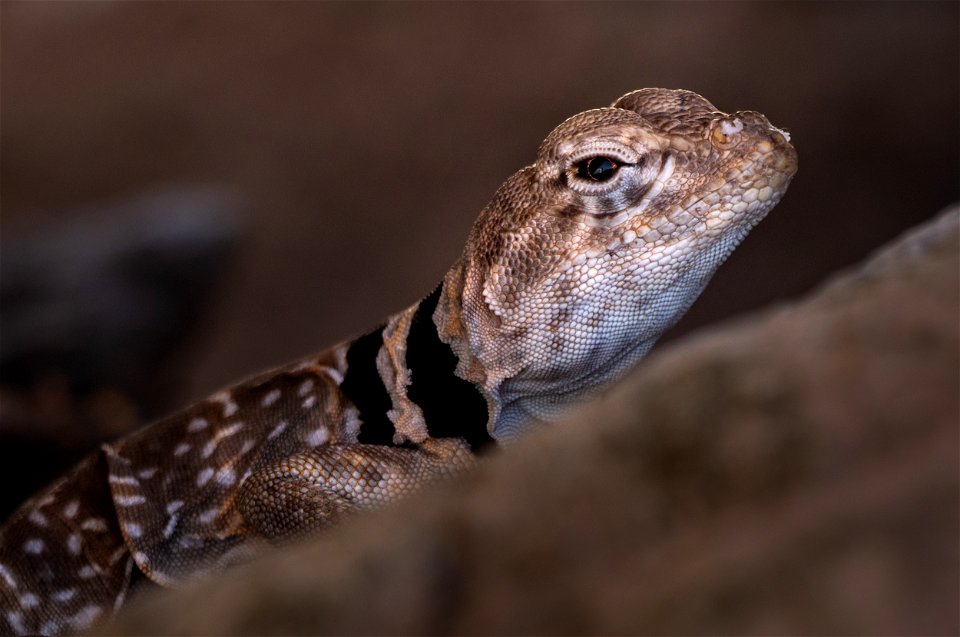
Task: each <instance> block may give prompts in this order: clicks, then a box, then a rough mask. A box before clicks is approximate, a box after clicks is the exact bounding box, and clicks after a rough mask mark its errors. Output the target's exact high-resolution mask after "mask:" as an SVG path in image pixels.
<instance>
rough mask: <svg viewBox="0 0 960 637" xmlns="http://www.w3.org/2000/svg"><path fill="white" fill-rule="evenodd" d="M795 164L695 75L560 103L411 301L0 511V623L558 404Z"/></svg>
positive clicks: (386, 496) (313, 516)
mask: <svg viewBox="0 0 960 637" xmlns="http://www.w3.org/2000/svg"><path fill="white" fill-rule="evenodd" d="M795 171H796V153H795V151H794V150H793V147H792V146H790V144H789V141H788V137H787V135H786V133H785V132H783V131H781V130H779V129H777V128H775V127H773V126H771V125H770V123H769V122H768V121H767V120H766V118H764V117H763V116H762V115H760V114H759V113H756V112H753V111H738V112H736V113H733V114H729V115H728V114H725V113H722V112H719V111H717V110H716V108H715V107H714V106H713V105H712V104H710V103H709V102H708V101H706V100H705V99H703V98H702V97H700V96H699V95H696V94H695V93H691V92H689V91H673V90H665V89H644V90H640V91H635V92H633V93H629V94H627V95H625V96H624V97H622V98H620V99H619V100H617V101H616V102H615V103H614V104H613V106H612V107H610V108H601V109H595V110H591V111H587V112H584V113H580V114H579V115H575V116H573V117H571V118H570V119H568V120H567V121H565V122H563V123H562V124H561V125H560V126H558V127H557V128H556V129H554V131H553V132H552V133H550V135H549V136H548V137H547V138H546V140H545V141H544V142H543V144H542V145H541V146H540V149H539V151H538V153H537V157H536V161H535V162H534V163H533V164H532V165H530V166H528V167H526V168H523V169H522V170H520V171H519V172H517V173H516V174H514V175H513V176H512V177H510V178H509V179H508V180H507V181H506V182H505V183H504V184H503V186H501V187H500V189H499V190H498V191H497V193H496V194H495V195H494V197H493V200H492V201H491V202H490V204H489V205H488V206H487V207H486V208H485V209H484V210H483V211H482V212H481V214H480V217H479V219H478V220H477V222H476V224H475V225H474V228H473V230H472V232H471V233H470V236H469V238H468V240H467V244H466V247H465V249H464V252H463V254H462V256H461V257H460V259H458V260H457V262H456V263H455V264H454V265H453V267H451V269H450V270H449V272H448V273H447V274H446V276H445V277H444V279H443V282H442V284H441V285H440V286H439V287H438V288H437V289H436V290H434V292H433V293H432V294H430V295H429V296H428V297H427V298H425V299H424V300H422V301H420V302H418V303H416V304H415V305H413V306H411V307H409V308H407V309H406V310H404V311H402V312H400V313H398V314H396V315H394V316H392V317H390V318H389V319H388V320H387V322H386V323H385V324H384V325H382V326H380V327H378V328H377V329H375V330H373V331H371V332H369V333H367V334H365V335H364V336H361V337H359V338H357V339H355V340H353V341H350V342H347V343H343V344H340V345H338V346H336V347H333V348H331V349H329V350H327V351H325V352H323V353H322V354H320V355H317V356H312V357H310V358H307V359H305V360H303V361H301V362H299V363H296V364H293V365H290V366H287V367H284V368H281V369H278V370H274V371H272V372H269V373H267V374H264V375H261V376H258V377H256V378H253V379H250V380H247V381H244V382H242V383H240V384H238V385H235V386H234V387H232V388H230V389H227V390H224V391H222V392H219V393H218V394H216V395H214V396H212V397H211V398H209V399H207V400H205V401H203V402H201V403H198V404H196V405H194V406H192V407H190V408H188V409H186V410H184V411H183V412H181V413H179V414H177V415H175V416H172V417H170V418H167V419H165V420H161V421H159V422H157V423H154V424H152V425H150V426H147V427H145V428H143V429H142V430H140V431H138V432H135V433H133V434H131V435H129V436H127V437H125V438H122V439H120V440H119V441H117V442H114V443H111V444H107V445H104V446H103V447H102V450H101V451H100V452H98V453H97V454H94V455H92V456H90V457H89V458H87V459H86V460H84V461H83V462H82V463H80V464H79V465H78V466H77V467H75V468H74V469H73V470H72V471H71V472H70V473H69V474H68V475H67V476H66V477H64V478H63V479H61V480H60V481H58V482H56V483H54V484H53V485H52V486H51V487H49V488H47V489H46V490H44V491H43V492H41V493H39V494H38V495H37V496H35V497H34V498H33V499H31V500H30V501H28V502H27V503H25V504H24V505H23V507H21V509H20V510H19V511H17V512H16V513H15V514H14V515H13V516H12V517H11V518H10V519H9V520H8V521H7V522H6V524H5V525H4V526H3V528H2V529H0V595H2V598H0V599H2V603H3V612H2V615H0V630H3V632H5V633H15V634H17V633H38V632H39V633H43V634H51V635H52V634H63V633H69V632H75V631H80V630H84V629H86V628H88V627H89V626H90V625H92V624H93V623H94V622H96V621H100V620H102V619H104V618H106V617H108V616H110V614H111V613H112V612H113V611H114V610H115V609H116V608H119V607H120V605H121V604H122V603H123V600H124V599H125V598H126V595H127V593H128V591H129V590H130V589H131V587H132V586H133V584H135V583H136V582H138V581H142V580H143V579H144V578H143V577H142V576H146V578H149V579H150V580H152V581H154V582H156V583H159V584H162V585H173V584H176V583H177V582H179V581H183V580H186V579H188V578H191V577H194V576H196V575H202V574H205V573H208V572H211V571H213V570H217V569H220V568H223V567H224V566H226V565H228V564H231V563H233V562H235V561H238V560H241V559H244V558H246V557H247V556H249V555H251V554H254V553H256V552H257V551H259V550H262V549H263V548H264V547H266V546H269V545H271V544H275V543H279V542H283V541H285V540H288V539H291V538H296V537H300V536H303V535H305V534H310V533H313V532H316V531H318V530H320V529H323V528H325V527H328V526H329V525H331V524H334V523H336V522H338V521H340V520H342V519H343V518H344V517H345V516H348V515H350V514H352V513H355V512H357V511H361V510H364V509H368V508H371V507H375V506H377V505H380V504H382V503H384V502H387V501H390V500H395V499H397V498H400V497H402V496H404V495H406V494H408V493H410V492H412V491H414V490H416V489H418V488H420V487H422V486H423V485H425V484H427V483H429V482H432V481H434V480H437V479H441V478H443V477H445V476H451V475H454V474H457V473H460V472H462V471H464V470H467V469H469V468H470V467H471V466H472V465H473V464H474V463H475V458H476V454H477V453H478V452H481V451H482V450H484V449H488V448H490V447H493V446H495V445H498V444H500V443H504V442H507V441H509V440H511V439H513V438H515V437H516V436H517V435H519V434H521V433H522V432H523V431H525V430H528V429H530V428H531V427H535V426H538V425H542V424H544V423H548V422H550V421H551V420H554V419H555V418H556V417H557V415H558V414H559V413H561V412H562V411H563V410H564V408H566V407H567V406H568V405H570V404H571V403H574V402H577V401H581V400H584V399H585V398H587V397H589V396H591V395H593V394H595V393H596V392H598V391H600V390H602V389H603V388H605V387H608V386H609V385H610V384H611V383H612V382H613V381H615V380H616V379H617V378H619V377H620V376H622V375H623V374H624V373H625V372H626V371H627V370H628V369H629V368H630V367H631V366H633V365H634V364H635V363H636V362H637V361H638V360H640V358H642V357H643V356H644V355H645V354H646V353H647V351H649V349H650V348H651V347H652V346H653V343H654V342H655V341H656V339H657V338H658V337H659V336H660V335H661V334H662V333H663V332H664V330H666V329H667V328H668V327H670V326H671V325H672V324H673V323H675V322H676V321H677V320H678V319H679V318H680V316H682V314H683V313H684V312H685V311H686V309H687V308H688V307H689V306H690V304H691V303H693V301H694V300H695V299H696V297H697V296H698V295H699V293H700V291H701V290H702V289H703V287H704V286H705V285H706V284H707V281H708V280H709V279H710V277H711V276H712V274H713V273H714V271H715V270H716V268H717V267H718V266H719V265H720V264H721V263H722V262H723V260H724V259H725V258H726V257H727V256H728V255H729V254H730V252H732V251H733V249H734V248H735V247H736V246H737V244H738V243H739V242H740V241H741V240H742V239H743V238H744V236H746V234H747V233H748V232H749V230H750V229H751V228H752V227H753V226H754V225H755V224H757V223H758V222H759V221H760V220H761V219H762V218H763V217H764V216H765V215H766V214H767V212H769V211H770V209H771V208H773V206H774V205H776V203H777V202H778V201H779V199H780V197H781V196H782V195H783V193H784V191H785V190H786V188H787V185H788V184H789V182H790V179H791V178H792V177H793V174H794V173H795ZM141 574H142V575H141Z"/></svg>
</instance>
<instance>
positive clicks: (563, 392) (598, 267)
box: [441, 89, 797, 437]
mask: <svg viewBox="0 0 960 637" xmlns="http://www.w3.org/2000/svg"><path fill="white" fill-rule="evenodd" d="M796 165H797V163H796V152H795V151H794V149H793V147H792V146H791V145H790V143H789V141H788V137H787V134H786V133H785V132H783V131H781V130H779V129H777V128H775V127H773V126H772V125H771V124H770V123H769V122H768V121H767V119H766V118H765V117H764V116H763V115H761V114H759V113H756V112H752V111H738V112H736V113H733V114H729V115H728V114H726V113H723V112H720V111H718V110H717V109H716V107H714V106H713V105H712V104H711V103H710V102H708V101H707V100H705V99H704V98H702V97H700V96H699V95H697V94H696V93H692V92H690V91H679V90H666V89H643V90H640V91H634V92H632V93H629V94H627V95H625V96H623V97H621V98H620V99H619V100H617V101H616V102H614V104H613V106H611V107H609V108H600V109H595V110H590V111H586V112H584V113H580V114H578V115H575V116H573V117H571V118H569V119H568V120H566V121H565V122H563V123H562V124H560V125H559V126H558V127H557V128H556V129H554V130H553V132H551V133H550V135H548V136H547V138H546V140H544V142H543V144H542V145H541V146H540V149H539V152H538V153H537V158H536V161H535V163H534V164H533V165H531V166H528V167H526V168H524V169H522V170H520V171H519V172H517V173H516V174H514V175H513V176H512V177H510V178H509V179H508V180H507V181H506V182H505V183H504V184H503V186H502V187H501V188H500V189H499V190H498V191H497V193H496V195H495V196H494V198H493V201H492V202H491V203H490V204H489V205H488V206H487V207H486V209H485V210H484V211H483V213H482V214H481V215H480V218H479V219H478V220H477V223H476V225H475V226H474V229H473V232H472V233H471V235H470V239H469V241H468V243H467V247H466V250H465V252H464V255H463V258H462V262H461V264H459V265H460V266H461V268H462V271H461V272H460V275H461V276H462V277H463V280H462V284H463V293H462V299H461V302H462V304H463V306H464V307H469V308H471V310H472V311H471V312H469V313H466V314H469V316H471V317H475V318H473V319H471V320H470V322H469V324H464V325H463V333H462V334H461V335H460V336H461V337H462V338H463V339H464V342H462V343H459V344H458V343H456V342H454V343H453V345H454V347H455V348H456V349H458V350H459V352H458V353H460V355H461V358H462V359H465V360H470V361H471V363H472V364H471V365H469V367H470V369H467V367H468V366H464V368H463V369H462V370H461V371H462V372H463V373H464V374H465V375H469V374H472V375H473V378H471V379H472V380H475V381H478V382H482V383H483V385H484V386H485V388H486V389H487V391H489V392H490V397H489V398H488V400H489V401H490V402H491V404H492V406H493V407H494V408H495V411H497V414H496V416H495V417H496V420H495V421H494V422H492V423H491V424H492V426H493V429H494V433H495V434H496V435H497V436H498V437H503V436H507V437H509V436H510V435H512V431H513V428H514V427H515V426H517V425H518V423H519V422H520V421H522V420H527V419H529V417H530V416H533V417H534V418H537V419H542V420H544V419H549V418H550V417H551V416H552V415H553V414H554V413H555V412H556V409H557V408H558V407H560V406H562V405H563V404H565V403H567V402H569V401H570V400H572V399H575V398H579V397H582V395H583V394H584V393H587V392H589V391H590V390H591V389H592V388H594V387H598V386H600V385H602V384H603V383H605V382H607V381H609V380H610V379H611V377H615V376H617V375H619V374H622V373H623V372H624V371H625V370H626V369H628V368H629V367H630V366H631V365H632V364H633V363H635V362H636V361H637V360H638V359H639V358H641V357H642V356H643V355H644V354H645V353H646V352H647V351H648V350H649V349H650V347H651V346H652V345H653V343H654V341H655V340H656V339H657V338H658V337H659V336H660V335H661V334H662V333H663V331H664V330H666V329H667V328H668V327H670V326H671V325H672V324H673V323H675V322H676V320H677V319H679V318H680V316H681V315H682V314H683V313H684V312H685V311H686V309H687V308H688V307H689V306H690V304H691V303H692V302H693V301H694V299H696V297H697V295H698V294H699V293H700V291H701V290H702V289H703V287H704V286H705V285H706V283H707V281H708V280H709V278H710V277H711V275H712V274H713V272H714V271H715V270H716V268H717V267H718V266H719V265H720V264H721V263H722V262H723V260H724V259H725V258H726V257H727V255H728V254H729V253H730V252H731V251H732V250H733V249H734V248H735V247H736V245H737V244H738V243H739V242H740V241H741V240H742V238H743V237H744V236H745V235H746V234H747V232H748V231H749V230H750V228H752V227H753V226H754V225H755V224H756V223H757V222H759V221H760V220H761V219H762V218H763V217H764V216H765V215H766V213H767V212H768V211H769V210H770V209H771V208H773V206H774V205H776V203H777V202H778V201H779V199H780V197H781V196H782V195H783V193H784V191H785V190H786V188H787V185H788V183H789V182H790V179H791V178H792V177H793V174H794V173H795V172H796ZM457 271H458V268H457V267H455V268H454V270H453V273H452V276H456V274H455V273H456V272H457ZM441 318H443V317H441ZM455 331H459V330H450V329H449V325H448V332H449V333H448V336H451V337H452V338H451V340H452V341H457V340H458V339H457V334H456V333H455ZM465 349H469V352H465V351H464V350H465ZM465 354H466V356H465ZM480 375H482V376H483V377H482V379H481V378H480V377H479V376H480ZM548 396H549V397H548ZM492 411H494V410H492Z"/></svg>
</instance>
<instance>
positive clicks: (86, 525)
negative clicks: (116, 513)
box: [80, 518, 107, 533]
mask: <svg viewBox="0 0 960 637" xmlns="http://www.w3.org/2000/svg"><path fill="white" fill-rule="evenodd" d="M80 528H81V529H83V530H84V531H94V532H97V533H103V532H104V531H106V530H107V523H106V521H105V520H104V519H103V518H87V519H86V520H84V521H83V522H81V523H80Z"/></svg>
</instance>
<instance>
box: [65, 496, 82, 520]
mask: <svg viewBox="0 0 960 637" xmlns="http://www.w3.org/2000/svg"><path fill="white" fill-rule="evenodd" d="M78 510H80V503H79V502H78V501H76V500H70V501H69V502H67V505H66V506H65V507H63V517H65V518H67V519H68V520H72V519H73V518H74V517H76V515H77V511H78Z"/></svg>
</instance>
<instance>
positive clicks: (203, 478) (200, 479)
mask: <svg viewBox="0 0 960 637" xmlns="http://www.w3.org/2000/svg"><path fill="white" fill-rule="evenodd" d="M212 477H213V469H211V468H210V467H204V468H203V469H202V470H201V471H200V473H198V474H197V486H198V487H202V486H203V485H205V484H206V483H208V482H210V478H212Z"/></svg>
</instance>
